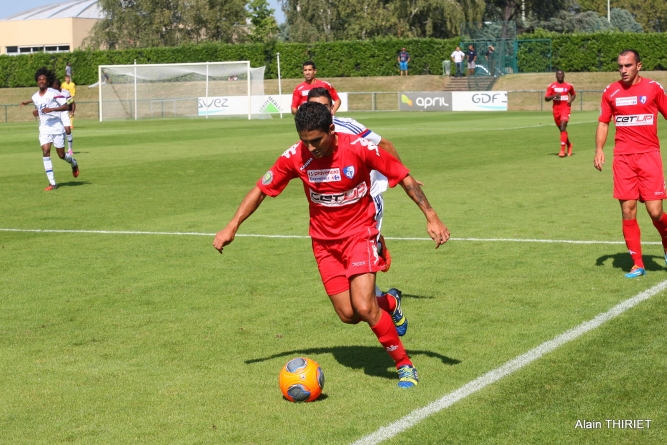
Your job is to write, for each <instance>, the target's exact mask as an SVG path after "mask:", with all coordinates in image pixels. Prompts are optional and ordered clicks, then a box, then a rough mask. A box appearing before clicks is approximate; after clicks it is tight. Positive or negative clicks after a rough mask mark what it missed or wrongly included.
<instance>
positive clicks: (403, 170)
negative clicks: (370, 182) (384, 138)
mask: <svg viewBox="0 0 667 445" xmlns="http://www.w3.org/2000/svg"><path fill="white" fill-rule="evenodd" d="M357 143H358V144H360V145H361V147H360V153H361V156H362V159H364V161H365V162H366V165H368V166H370V167H371V169H373V170H377V171H379V172H380V173H382V174H383V175H385V176H386V177H387V179H388V180H389V187H392V188H393V187H396V184H398V183H399V182H401V181H402V180H403V179H405V177H406V176H408V174H409V173H410V170H408V169H407V167H405V165H403V164H401V162H400V161H399V160H398V159H396V158H395V157H393V156H392V155H390V154H389V153H388V152H386V151H384V150H383V149H381V148H380V147H378V146H377V145H375V144H374V143H372V142H370V141H368V140H367V139H364V138H359V139H357V140H356V141H354V142H352V144H353V145H354V144H357Z"/></svg>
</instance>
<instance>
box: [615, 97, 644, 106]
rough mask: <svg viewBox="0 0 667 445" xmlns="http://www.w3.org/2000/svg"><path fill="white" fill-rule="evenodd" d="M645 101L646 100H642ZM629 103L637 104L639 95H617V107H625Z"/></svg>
mask: <svg viewBox="0 0 667 445" xmlns="http://www.w3.org/2000/svg"><path fill="white" fill-rule="evenodd" d="M642 103H644V102H642ZM628 105H637V96H633V97H617V98H616V106H617V107H625V106H628Z"/></svg>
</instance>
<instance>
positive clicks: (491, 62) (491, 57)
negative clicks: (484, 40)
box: [484, 45, 496, 77]
mask: <svg viewBox="0 0 667 445" xmlns="http://www.w3.org/2000/svg"><path fill="white" fill-rule="evenodd" d="M484 57H485V58H486V64H487V66H488V68H489V75H490V76H493V77H496V49H495V48H494V47H493V45H489V49H487V50H486V54H485V55H484Z"/></svg>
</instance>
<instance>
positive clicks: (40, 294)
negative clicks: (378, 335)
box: [0, 113, 667, 444]
mask: <svg viewBox="0 0 667 445" xmlns="http://www.w3.org/2000/svg"><path fill="white" fill-rule="evenodd" d="M354 117H355V118H357V119H358V120H359V121H360V122H362V123H364V124H366V125H367V126H368V127H369V128H372V129H373V130H375V131H376V132H378V133H380V134H382V135H383V136H384V137H387V138H389V139H391V140H392V141H393V142H394V143H395V145H396V146H397V148H398V150H399V153H400V154H401V157H402V158H403V160H404V162H405V163H406V164H407V165H408V166H409V167H410V168H411V170H412V172H413V174H414V176H415V177H416V178H417V179H419V180H421V181H423V182H424V183H425V184H426V185H425V188H424V190H425V193H426V194H427V196H428V197H429V200H430V201H431V203H432V204H433V206H434V207H435V208H436V210H437V211H438V212H439V214H440V216H441V218H442V219H443V221H444V222H445V224H447V225H448V227H449V228H450V230H451V231H452V236H454V237H457V238H523V239H532V238H535V239H556V240H558V239H560V240H564V239H569V240H602V241H620V240H621V235H620V215H619V209H618V208H617V206H618V204H616V203H615V201H614V200H613V199H612V198H611V173H610V168H611V146H610V145H611V144H608V148H607V153H608V162H607V166H606V169H605V171H603V172H602V173H599V172H597V171H596V170H594V169H593V167H592V156H593V136H594V131H595V126H596V124H595V118H596V114H595V113H576V114H573V121H572V123H571V124H570V127H569V131H570V135H571V139H572V141H573V142H574V144H575V156H573V157H571V158H566V159H560V158H558V157H557V156H556V154H557V151H558V131H557V130H556V128H555V127H554V126H553V123H552V120H551V116H550V113H443V114H440V113H428V114H426V113H424V114H421V113H415V114H399V113H387V114H384V113H382V114H355V115H354ZM74 134H75V152H76V157H77V159H78V160H79V161H80V163H81V175H80V176H79V178H77V179H73V178H72V177H71V176H69V174H70V173H69V166H68V165H67V164H65V163H64V162H62V161H60V160H57V159H56V160H54V164H55V172H56V179H57V180H58V181H59V184H60V185H61V187H60V188H59V189H58V190H57V191H54V192H48V193H47V192H43V191H42V188H43V187H44V186H46V179H45V177H44V172H43V167H42V164H41V160H40V154H39V149H38V147H37V131H36V128H35V126H34V124H11V125H4V126H0V136H2V138H3V141H5V143H4V144H3V146H2V148H0V165H2V166H3V167H2V169H0V187H2V190H3V191H4V193H3V199H2V201H1V202H0V227H2V228H21V229H61V230H62V229H65V230H77V229H81V230H117V231H119V230H127V231H155V232H158V231H159V232H198V233H210V234H213V233H214V232H216V231H217V230H219V229H221V228H222V227H223V226H224V224H226V222H227V221H228V219H229V218H230V217H231V215H232V214H233V212H234V210H235V209H236V207H237V206H238V203H239V202H240V200H241V199H242V198H243V196H244V195H245V193H246V192H247V191H248V190H249V189H250V188H251V187H252V184H253V183H254V182H255V181H256V180H257V178H259V177H260V176H261V175H262V174H263V173H264V172H265V171H266V169H267V168H268V167H269V166H270V165H271V163H272V162H273V161H274V160H275V159H276V158H277V157H278V156H279V155H280V154H281V153H282V152H283V151H284V150H285V149H286V148H287V147H289V146H290V145H291V144H292V143H294V142H295V141H296V139H297V138H296V133H295V131H294V128H293V123H292V122H291V120H290V119H285V120H282V121H281V120H279V119H274V120H271V121H249V122H248V121H243V120H217V119H209V120H206V121H204V120H156V121H139V122H108V123H103V124H100V123H96V122H84V121H82V122H80V124H78V125H77V128H76V129H75V133H74ZM610 140H611V135H610ZM664 142H665V140H664V138H663V143H664ZM54 158H55V155H54ZM385 199H386V207H387V209H386V215H385V222H384V229H383V231H384V233H385V236H387V237H398V238H406V237H426V236H427V235H426V233H425V223H424V219H423V216H421V213H420V212H419V210H418V209H417V208H416V206H415V205H414V204H413V203H412V202H411V201H410V200H409V199H408V198H407V197H406V196H405V194H404V193H403V192H402V191H401V190H400V189H396V190H392V191H389V192H388V193H387V194H386V195H385ZM639 218H640V225H641V226H642V228H643V229H644V234H643V238H644V240H645V241H651V242H656V241H658V240H659V237H658V235H657V233H656V232H655V230H654V229H652V226H651V223H650V221H649V220H648V218H647V216H646V215H645V213H641V214H640V217H639ZM240 233H244V234H274V235H275V234H283V235H306V234H307V205H306V202H305V199H304V197H303V191H302V188H301V186H300V185H298V184H292V185H291V186H290V187H288V188H287V189H286V190H285V192H284V193H283V194H282V195H281V196H280V197H279V198H277V199H270V200H266V201H265V202H264V204H263V205H262V207H261V208H260V209H259V210H258V211H257V212H256V214H255V215H253V216H252V217H251V218H250V219H249V220H248V221H247V222H246V223H245V224H244V225H243V226H242V229H241V231H240ZM211 242H212V235H211V236H195V235H190V236H174V235H130V234H125V235H120V234H97V233H21V232H0V252H2V254H1V255H0V267H1V268H2V271H3V273H2V274H0V314H1V315H0V394H3V396H2V400H3V403H2V404H0V426H1V427H2V431H3V433H2V437H4V439H3V441H6V442H7V443H37V444H39V443H43V444H54V443H81V444H87V443H127V442H131V441H132V442H138V443H156V444H157V443H221V442H224V443H304V444H305V443H349V442H352V441H354V440H357V439H359V438H360V437H363V436H364V435H366V434H368V433H371V432H373V431H375V430H376V429H377V428H379V427H380V426H383V425H385V424H387V423H389V422H390V421H393V420H396V419H398V418H400V417H402V416H404V415H406V414H408V413H409V412H410V411H412V410H413V409H416V408H419V407H422V406H424V405H426V404H427V403H429V402H431V401H433V400H435V399H437V398H440V397H442V396H443V395H445V394H447V393H449V392H451V391H453V390H455V389H457V388H458V387H460V386H461V385H463V384H465V383H467V382H469V381H471V380H473V379H474V378H476V377H478V376H480V375H482V374H484V373H486V372H488V371H489V370H491V369H493V368H495V367H498V366H500V365H502V364H503V363H505V362H506V361H508V360H510V359H513V358H515V357H516V356H518V355H520V354H522V353H524V352H526V351H528V350H529V349H531V348H533V347H535V346H537V345H539V344H540V343H542V342H544V341H546V340H549V339H551V338H553V337H554V336H556V335H558V334H560V333H562V332H564V331H565V330H567V329H569V328H572V327H574V326H576V325H578V324H579V323H581V322H583V321H586V320H589V319H591V318H593V317H594V316H595V315H597V314H598V313H600V312H604V311H606V310H608V309H609V308H611V307H612V306H614V305H615V304H617V303H619V302H620V301H623V300H625V299H627V298H629V297H631V296H633V295H636V294H637V293H639V292H641V291H643V290H645V289H648V288H649V287H651V286H652V285H654V284H656V283H659V282H661V281H662V280H664V279H665V278H666V277H667V275H666V274H665V271H664V260H663V259H662V257H661V254H660V252H661V248H660V246H656V245H649V246H645V251H644V254H645V255H644V256H645V262H646V264H647V269H648V271H649V273H648V275H647V276H646V277H642V278H641V279H637V280H626V279H624V278H623V276H622V272H624V271H627V270H628V269H629V268H630V266H631V263H630V260H629V258H628V255H627V254H626V253H625V247H624V246H623V245H622V244H594V245H587V244H547V243H510V242H480V241H451V242H450V243H448V244H447V245H445V246H443V247H442V248H441V249H439V250H437V251H436V250H434V249H433V245H432V243H431V242H430V241H408V240H393V241H392V240H390V241H389V243H390V244H389V247H390V248H391V250H392V256H393V258H394V262H393V265H392V270H391V271H390V272H389V273H388V274H382V275H380V276H379V282H380V284H381V286H382V287H383V288H385V289H386V288H388V287H398V288H400V289H402V290H403V291H404V292H405V295H406V298H405V300H404V304H403V306H404V310H405V312H406V315H408V317H409V318H410V330H409V331H408V334H407V336H406V337H405V338H404V343H405V346H406V348H407V349H408V351H409V352H410V354H411V356H412V357H413V360H414V361H415V364H416V365H417V367H418V369H419V372H420V376H421V379H422V381H421V384H420V386H419V387H418V388H416V389H415V390H412V391H401V390H399V389H398V388H397V387H396V374H395V371H394V370H393V366H392V363H391V361H390V359H389V358H388V356H387V355H386V354H385V352H384V351H382V348H381V347H380V346H379V345H378V344H377V341H376V340H375V337H374V336H373V335H372V333H371V332H370V330H369V329H368V328H367V327H366V326H365V325H363V324H361V325H357V326H348V325H343V324H342V323H340V322H339V321H338V320H337V317H336V315H335V314H334V312H333V310H332V308H331V307H330V303H329V302H328V299H327V298H326V295H325V294H324V291H323V289H322V285H321V283H320V281H319V275H318V273H317V269H316V265H315V261H314V259H313V258H312V253H311V251H310V245H309V240H307V239H302V238H291V239H267V238H246V237H238V238H237V239H236V241H235V242H234V243H233V244H232V245H230V246H229V247H228V248H226V249H225V253H224V255H222V256H220V255H219V254H218V253H217V252H216V251H215V250H214V249H213V248H212V247H211ZM664 303H665V296H664V294H660V295H657V296H655V297H653V298H652V300H650V301H648V302H645V303H642V304H641V305H640V306H639V307H637V308H635V309H632V310H630V311H629V312H627V313H626V314H624V315H622V316H621V317H619V318H618V319H615V320H612V321H610V322H609V323H607V324H606V325H604V326H602V327H601V328H599V329H598V330H596V331H594V332H592V333H590V334H587V335H585V336H583V337H582V338H580V339H578V340H575V341H574V342H572V343H570V344H568V345H565V346H563V347H562V348H561V349H559V350H557V351H555V352H553V353H552V354H549V355H547V356H545V357H544V358H542V359H540V360H538V361H537V362H535V363H534V364H531V365H530V366H528V367H527V368H525V369H522V370H521V371H518V372H517V373H515V374H513V375H511V376H509V377H507V378H506V379H504V380H501V381H500V382H498V383H496V384H494V385H492V386H491V387H488V388H486V389H484V390H482V391H481V392H479V393H477V394H474V395H472V396H470V397H468V398H466V399H465V400H463V401H461V402H459V403H458V404H456V405H454V406H453V407H451V408H449V409H447V410H445V411H443V412H440V413H438V414H436V415H434V416H433V417H431V418H429V419H427V420H426V421H424V422H423V423H421V424H420V425H418V426H416V427H415V428H412V429H410V430H408V431H406V432H404V433H402V434H400V435H399V436H398V437H397V438H395V439H394V440H393V441H394V442H396V443H398V442H407V443H444V442H450V443H508V444H509V443H584V442H586V443H665V441H666V439H667V434H666V433H665V430H664V428H662V427H661V425H662V424H664V422H665V418H664V417H665V416H664V413H663V410H662V409H661V408H662V407H663V406H664V404H665V395H666V394H667V390H666V388H665V384H664V383H663V382H662V380H661V379H660V378H659V377H658V376H659V375H660V373H661V370H662V369H664V365H665V359H664V357H665V346H664V342H663V341H662V339H663V331H664V323H665V317H666V313H665V309H664V306H665V304H664ZM301 354H304V355H308V356H310V357H312V358H314V359H315V360H317V361H318V362H319V363H320V364H321V365H322V368H323V370H324V373H325V375H326V385H325V389H324V396H323V397H322V398H321V399H320V400H318V401H317V402H315V403H311V404H305V405H299V404H291V403H288V402H286V401H285V400H283V399H282V397H281V394H280V391H279V390H278V385H277V379H278V372H279V370H280V367H281V366H282V365H283V364H284V363H285V362H287V361H288V360H289V359H290V358H292V357H294V356H298V355H301ZM617 418H618V419H620V418H631V419H651V420H652V421H653V423H652V424H651V425H652V426H651V429H649V430H618V429H616V430H612V429H606V428H604V429H602V430H592V431H582V430H578V429H575V428H574V425H575V422H576V421H577V420H578V419H586V420H604V419H617Z"/></svg>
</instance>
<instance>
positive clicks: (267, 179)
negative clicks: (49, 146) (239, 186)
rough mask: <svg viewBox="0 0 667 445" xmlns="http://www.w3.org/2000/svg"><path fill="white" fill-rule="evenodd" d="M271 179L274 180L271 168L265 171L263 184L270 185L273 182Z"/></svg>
mask: <svg viewBox="0 0 667 445" xmlns="http://www.w3.org/2000/svg"><path fill="white" fill-rule="evenodd" d="M271 181H273V172H272V171H271V170H269V171H268V172H266V173H264V176H262V184H264V185H269V184H271Z"/></svg>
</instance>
